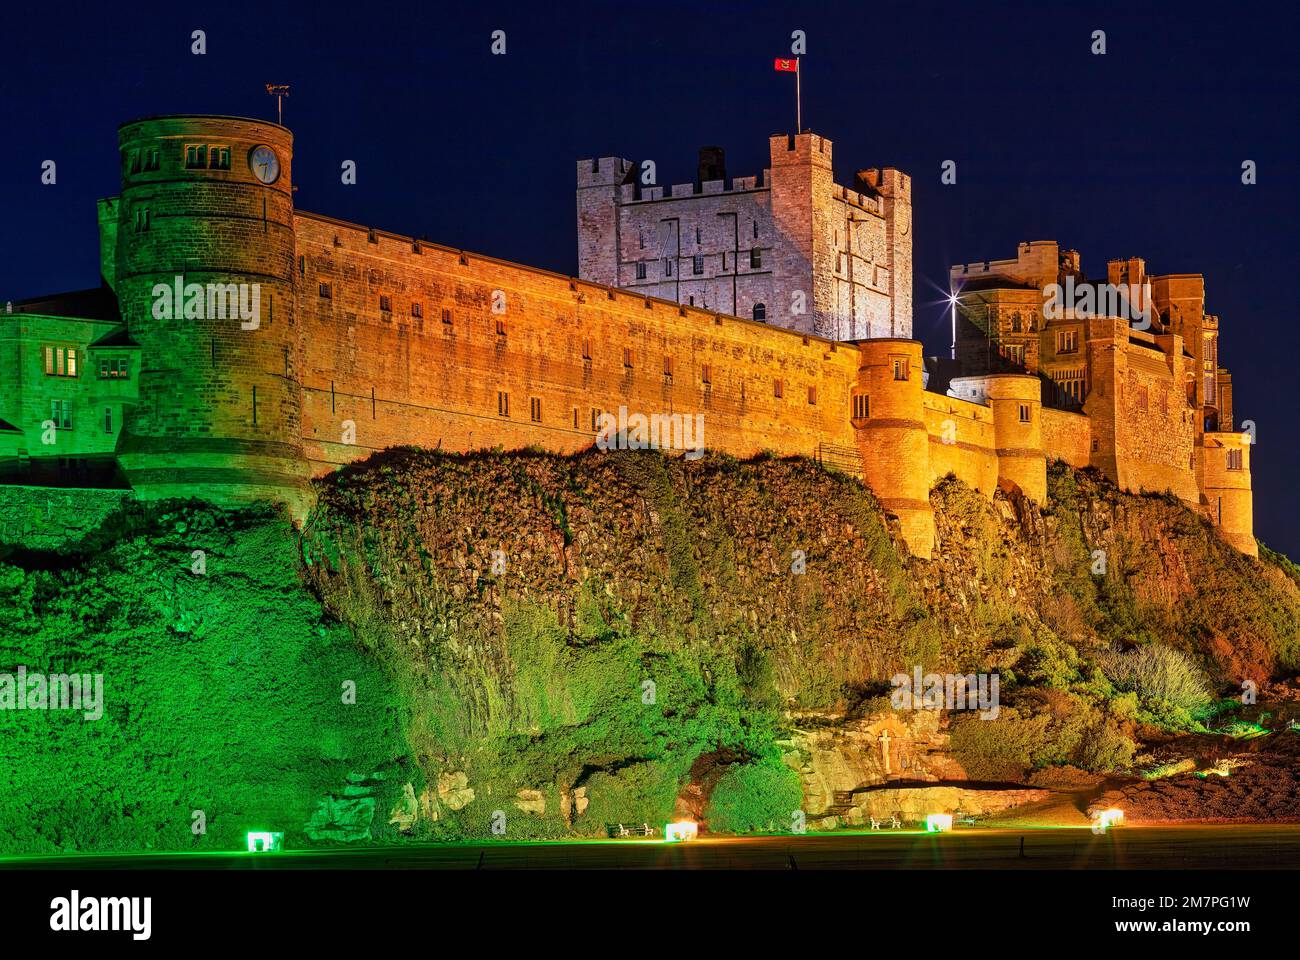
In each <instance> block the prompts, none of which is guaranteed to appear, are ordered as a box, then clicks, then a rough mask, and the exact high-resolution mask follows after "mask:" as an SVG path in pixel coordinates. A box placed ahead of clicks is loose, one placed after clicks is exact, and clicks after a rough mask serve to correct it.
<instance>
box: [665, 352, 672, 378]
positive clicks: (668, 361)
mask: <svg viewBox="0 0 1300 960" xmlns="http://www.w3.org/2000/svg"><path fill="white" fill-rule="evenodd" d="M664 379H665V380H667V381H668V382H669V383H672V379H673V358H672V357H664Z"/></svg>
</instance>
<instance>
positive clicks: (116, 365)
mask: <svg viewBox="0 0 1300 960" xmlns="http://www.w3.org/2000/svg"><path fill="white" fill-rule="evenodd" d="M126 369H127V368H126V357H101V358H100V360H99V379H101V380H124V379H126Z"/></svg>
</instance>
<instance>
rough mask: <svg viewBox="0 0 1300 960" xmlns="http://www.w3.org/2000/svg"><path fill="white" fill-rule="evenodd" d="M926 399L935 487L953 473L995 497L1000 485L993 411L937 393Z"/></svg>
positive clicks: (927, 426) (931, 470)
mask: <svg viewBox="0 0 1300 960" xmlns="http://www.w3.org/2000/svg"><path fill="white" fill-rule="evenodd" d="M924 398H925V423H926V429H927V430H928V432H929V435H930V471H929V473H930V482H931V484H933V483H935V482H936V481H938V480H940V479H942V478H943V477H945V476H947V475H948V474H949V473H952V474H955V475H956V476H957V477H958V479H960V480H962V481H963V482H965V483H967V484H968V485H970V486H972V487H974V488H976V489H977V490H979V491H980V492H981V493H983V494H985V495H986V496H990V497H991V496H993V491H994V490H996V489H997V485H998V458H997V440H996V437H995V435H994V428H993V411H992V410H990V409H989V408H988V407H986V406H982V405H980V404H977V403H971V402H969V401H967V400H959V399H957V398H955V397H944V396H940V395H939V394H936V393H927V394H925V395H924Z"/></svg>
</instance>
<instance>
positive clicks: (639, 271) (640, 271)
mask: <svg viewBox="0 0 1300 960" xmlns="http://www.w3.org/2000/svg"><path fill="white" fill-rule="evenodd" d="M636 278H637V279H638V280H644V279H645V264H644V263H638V264H637V265H636Z"/></svg>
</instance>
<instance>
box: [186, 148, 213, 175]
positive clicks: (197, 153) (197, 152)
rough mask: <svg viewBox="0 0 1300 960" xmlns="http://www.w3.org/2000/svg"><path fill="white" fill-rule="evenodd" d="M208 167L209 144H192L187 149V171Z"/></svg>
mask: <svg viewBox="0 0 1300 960" xmlns="http://www.w3.org/2000/svg"><path fill="white" fill-rule="evenodd" d="M207 165H208V147H207V144H191V145H189V146H187V147H186V148H185V168H186V169H187V170H202V169H205V168H206V167H207Z"/></svg>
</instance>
